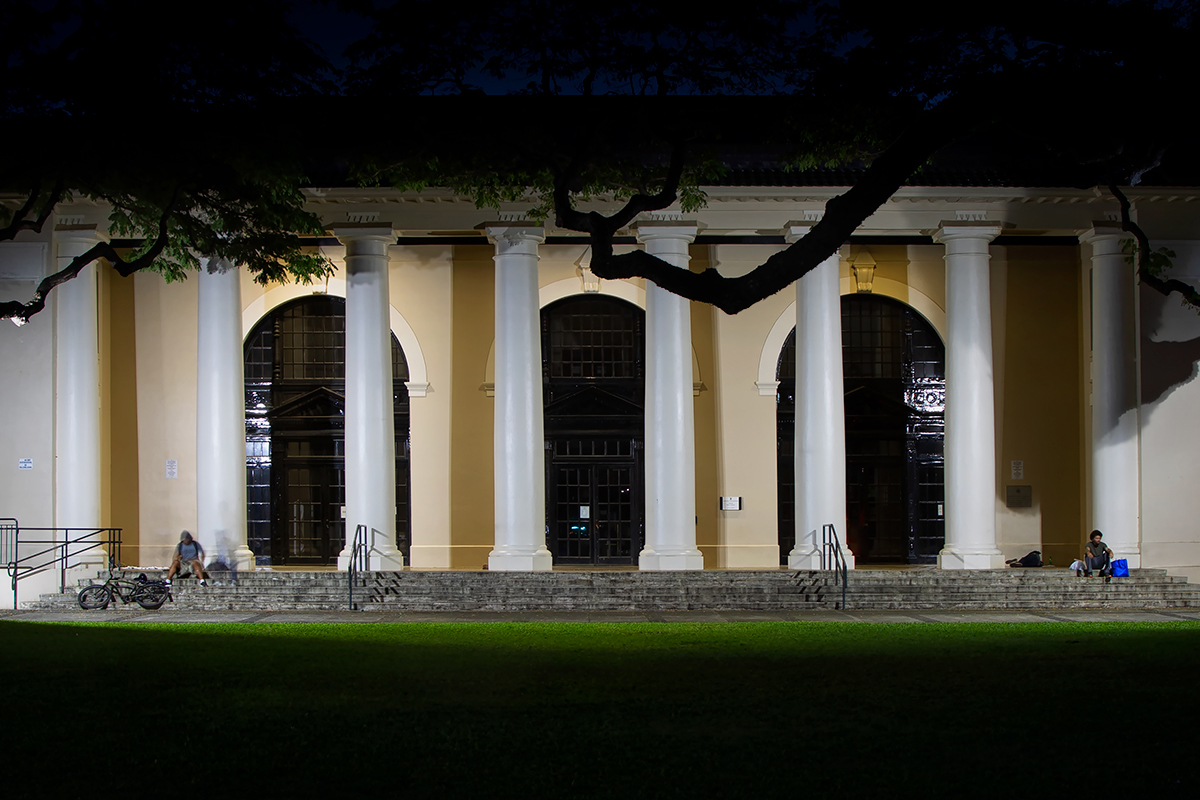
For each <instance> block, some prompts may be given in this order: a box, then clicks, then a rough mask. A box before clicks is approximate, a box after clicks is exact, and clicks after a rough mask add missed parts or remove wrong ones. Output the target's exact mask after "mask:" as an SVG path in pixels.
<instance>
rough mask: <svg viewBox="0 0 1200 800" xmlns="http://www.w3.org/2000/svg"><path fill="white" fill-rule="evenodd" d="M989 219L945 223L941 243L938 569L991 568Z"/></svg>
mask: <svg viewBox="0 0 1200 800" xmlns="http://www.w3.org/2000/svg"><path fill="white" fill-rule="evenodd" d="M999 233H1000V228H999V227H998V226H994V225H981V224H971V225H951V224H949V223H946V224H943V226H942V227H941V228H940V229H939V230H938V232H937V234H936V236H935V237H934V239H935V241H938V242H941V243H942V244H945V246H946V255H945V260H946V329H947V333H946V337H947V338H946V439H945V442H946V472H945V475H946V489H945V491H946V545H945V547H944V549H943V550H942V551H941V553H939V554H938V565H939V566H940V567H941V568H942V569H996V568H1000V567H1003V566H1004V557H1003V556H1002V555H1001V553H1000V550H999V548H997V547H996V409H995V396H994V388H993V380H994V379H993V375H992V307H991V274H990V261H991V254H990V253H989V250H988V243H989V242H991V240H992V239H994V238H995V237H996V236H997V235H999Z"/></svg>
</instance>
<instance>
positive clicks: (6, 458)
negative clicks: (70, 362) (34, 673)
mask: <svg viewBox="0 0 1200 800" xmlns="http://www.w3.org/2000/svg"><path fill="white" fill-rule="evenodd" d="M49 254H50V247H49V243H48V242H46V241H37V240H35V239H33V237H30V238H28V239H26V240H24V241H21V242H9V243H4V244H0V300H28V299H29V298H30V296H32V294H33V291H34V289H35V288H36V286H37V281H38V280H40V278H41V277H42V275H44V274H45V269H46V264H47V261H48V260H49V257H50V255H49ZM0 374H2V375H4V383H5V387H6V388H5V390H4V391H3V392H0V418H2V419H4V420H5V422H6V424H4V425H0V476H2V477H0V516H3V517H10V518H14V519H16V520H18V521H19V522H20V523H21V525H23V526H28V527H52V526H53V525H54V303H53V302H50V303H48V304H47V307H46V309H45V310H43V311H42V312H41V313H39V314H37V315H36V316H34V317H33V319H32V320H30V321H29V323H28V324H26V325H23V326H21V327H19V328H18V327H17V326H16V325H13V324H12V323H11V322H9V321H7V320H0ZM22 458H31V459H33V469H30V470H23V469H18V468H17V465H18V461H19V460H20V459H22ZM39 549H40V548H39ZM28 552H29V551H28V548H22V553H21V554H22V555H25V554H27V553H28ZM4 556H5V557H4V560H5V561H7V560H8V558H9V555H8V554H7V553H5V554H4ZM57 583H58V573H57V572H53V573H42V574H41V575H39V576H35V577H30V578H27V579H25V580H23V581H21V585H20V589H19V592H18V599H20V600H28V599H32V598H36V597H37V595H38V594H40V593H42V592H48V591H54V590H56V587H57ZM12 607H13V593H12V588H11V584H10V582H9V580H8V579H7V577H5V579H4V580H0V608H12Z"/></svg>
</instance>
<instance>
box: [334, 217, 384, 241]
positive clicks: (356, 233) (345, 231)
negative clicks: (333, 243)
mask: <svg viewBox="0 0 1200 800" xmlns="http://www.w3.org/2000/svg"><path fill="white" fill-rule="evenodd" d="M325 230H327V231H329V232H330V233H332V234H333V235H334V237H335V238H336V239H337V240H338V241H339V242H341V243H342V244H346V243H348V242H361V241H386V242H395V241H396V231H395V229H394V228H393V227H392V224H391V223H390V222H383V223H380V222H339V223H337V224H335V225H330V226H329V227H328V228H326V229H325Z"/></svg>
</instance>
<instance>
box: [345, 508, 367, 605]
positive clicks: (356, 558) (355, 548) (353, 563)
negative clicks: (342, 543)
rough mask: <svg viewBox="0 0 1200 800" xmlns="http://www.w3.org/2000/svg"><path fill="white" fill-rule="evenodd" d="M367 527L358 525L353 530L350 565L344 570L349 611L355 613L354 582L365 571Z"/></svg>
mask: <svg viewBox="0 0 1200 800" xmlns="http://www.w3.org/2000/svg"><path fill="white" fill-rule="evenodd" d="M367 555H368V553H367V526H366V525H359V526H358V527H357V528H355V529H354V544H353V545H352V546H351V547H350V564H349V565H348V567H347V569H346V573H347V576H348V580H349V588H350V591H349V597H348V601H349V603H350V610H351V611H357V610H358V609H357V608H356V607H355V606H354V582H355V580H356V579H357V578H358V573H360V572H366V571H367V566H368V564H367Z"/></svg>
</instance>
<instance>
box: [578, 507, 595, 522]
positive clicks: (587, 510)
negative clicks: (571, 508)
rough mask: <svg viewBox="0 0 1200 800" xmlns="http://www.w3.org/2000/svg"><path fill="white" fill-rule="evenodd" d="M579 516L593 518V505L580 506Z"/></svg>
mask: <svg viewBox="0 0 1200 800" xmlns="http://www.w3.org/2000/svg"><path fill="white" fill-rule="evenodd" d="M579 518H580V519H591V518H592V507H591V506H580V507H579Z"/></svg>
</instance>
